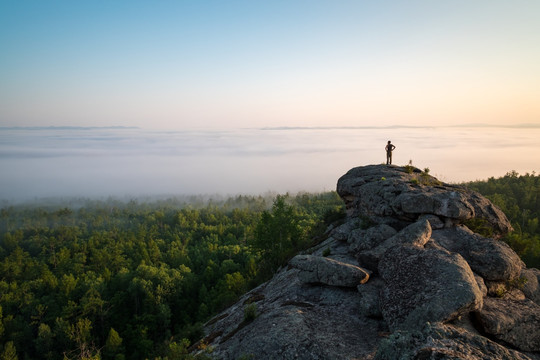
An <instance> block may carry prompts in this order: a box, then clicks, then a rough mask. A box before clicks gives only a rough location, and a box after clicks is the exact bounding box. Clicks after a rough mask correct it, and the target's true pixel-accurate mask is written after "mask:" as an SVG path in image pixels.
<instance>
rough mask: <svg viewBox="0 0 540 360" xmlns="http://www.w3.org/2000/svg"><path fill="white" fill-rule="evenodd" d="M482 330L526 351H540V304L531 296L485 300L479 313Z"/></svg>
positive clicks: (489, 298)
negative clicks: (531, 298) (519, 298)
mask: <svg viewBox="0 0 540 360" xmlns="http://www.w3.org/2000/svg"><path fill="white" fill-rule="evenodd" d="M477 315H478V316H477V317H478V320H479V322H480V324H481V325H482V328H483V330H484V331H485V332H486V333H488V334H491V335H493V336H494V337H495V338H497V339H499V340H502V341H505V342H507V343H509V344H512V345H513V346H515V347H516V348H518V349H520V350H524V351H540V306H539V305H537V304H535V303H534V302H533V301H531V300H529V299H521V300H514V299H512V298H504V299H498V298H492V297H487V298H486V299H484V307H483V308H482V309H481V310H479V311H478V312H477Z"/></svg>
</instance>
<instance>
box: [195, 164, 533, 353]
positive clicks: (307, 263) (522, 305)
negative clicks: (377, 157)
mask: <svg viewBox="0 0 540 360" xmlns="http://www.w3.org/2000/svg"><path fill="white" fill-rule="evenodd" d="M337 191H338V193H339V194H340V196H341V197H342V198H343V200H344V202H345V205H346V209H347V217H346V219H345V220H344V221H343V222H342V223H341V224H333V225H331V226H330V227H329V228H328V230H327V232H326V235H325V240H324V241H323V242H321V243H320V244H319V245H317V246H315V247H314V248H312V249H310V250H308V251H307V252H305V253H303V254H299V255H297V256H295V257H294V258H293V259H292V260H291V261H290V263H289V266H288V267H285V268H282V269H280V270H279V271H278V272H277V273H276V274H275V276H274V277H273V278H272V279H271V280H270V281H268V282H266V283H264V284H262V285H260V286H259V287H257V288H255V289H253V290H252V291H250V292H249V293H247V294H245V295H244V296H243V297H242V298H241V299H240V300H239V301H238V302H237V303H236V304H234V305H233V306H231V307H230V308H228V309H226V310H224V311H223V312H222V313H221V314H219V315H217V316H216V317H215V318H214V319H212V320H210V321H209V322H208V323H207V324H206V325H205V327H204V330H205V335H206V337H205V338H204V339H203V342H204V343H205V344H206V345H207V346H208V348H210V349H212V352H211V354H210V355H211V356H212V357H214V358H215V359H239V358H252V359H392V360H393V359H520V360H525V359H538V360H540V305H539V301H540V288H539V285H538V284H539V280H540V271H539V270H537V269H527V268H525V265H524V263H523V262H522V261H521V260H520V259H519V257H518V256H517V255H516V254H515V252H514V251H513V250H512V249H511V248H510V247H508V246H507V245H506V244H505V243H503V242H502V241H500V240H498V238H499V237H500V236H503V235H504V234H506V233H507V232H509V231H511V229H512V228H511V226H510V223H509V221H508V219H507V218H506V216H505V215H504V214H503V213H502V212H501V211H500V210H499V209H498V208H497V207H496V206H495V205H493V204H492V203H491V202H490V201H489V200H488V199H486V198H484V197H483V196H481V195H480V194H478V193H475V192H473V191H470V190H467V189H464V188H461V187H459V186H456V185H448V184H443V183H441V182H440V181H438V180H437V179H435V178H433V177H431V176H430V175H428V174H425V173H423V172H422V171H420V170H418V169H414V168H408V167H405V168H404V167H398V166H385V165H370V166H363V167H357V168H353V169H351V170H350V171H348V172H347V173H346V174H345V175H343V176H342V177H341V178H340V179H339V180H338V184H337ZM475 218H476V219H482V221H483V222H484V223H487V224H489V226H491V228H492V230H493V233H494V238H485V237H482V236H480V235H479V234H476V233H474V231H473V230H471V229H469V228H467V226H466V223H467V221H468V220H470V219H475ZM323 251H324V253H325V255H327V256H323ZM328 253H329V254H330V255H328ZM522 279H527V281H521V280H522ZM519 284H521V285H519ZM247 306H252V307H253V306H254V307H256V311H257V317H256V318H255V319H254V320H253V321H251V322H246V321H245V320H244V309H245V308H246V307H247ZM194 349H196V346H194ZM194 351H197V350H194Z"/></svg>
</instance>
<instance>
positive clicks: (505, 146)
mask: <svg viewBox="0 0 540 360" xmlns="http://www.w3.org/2000/svg"><path fill="white" fill-rule="evenodd" d="M538 139H540V127H537V126H536V127H535V126H529V127H513V128H512V127H506V128H502V127H481V126H476V127H475V126H469V127H399V126H398V127H358V128H265V129H234V130H219V131H218V130H211V131H206V130H205V131H193V130H190V131H155V130H145V129H139V128H58V127H57V128H0V199H2V200H9V201H21V200H33V199H36V198H43V197H109V196H113V197H139V196H154V195H186V194H222V195H235V194H262V193H267V192H278V193H284V192H287V191H288V192H293V193H294V192H298V191H310V192H318V191H327V190H334V189H335V186H336V182H337V179H338V178H339V177H340V176H341V175H343V174H344V173H345V172H347V171H348V170H349V169H351V168H352V167H355V166H360V165H368V164H381V163H383V162H384V161H385V159H386V158H385V151H384V146H385V145H386V142H387V141H388V140H392V143H393V144H394V145H395V146H396V150H395V151H394V164H397V165H406V164H408V163H409V161H412V164H413V165H415V166H417V167H419V168H421V169H424V168H426V167H427V168H429V169H430V173H431V174H432V175H434V176H436V177H438V178H439V179H440V180H442V181H445V182H462V181H469V180H478V179H487V178H488V177H491V176H494V177H499V176H503V175H505V174H506V173H507V172H508V171H511V170H515V171H517V172H519V173H521V174H524V173H526V172H533V171H538V170H539V167H540V166H539V165H540V161H539V160H538V159H539V155H540V141H539V140H538Z"/></svg>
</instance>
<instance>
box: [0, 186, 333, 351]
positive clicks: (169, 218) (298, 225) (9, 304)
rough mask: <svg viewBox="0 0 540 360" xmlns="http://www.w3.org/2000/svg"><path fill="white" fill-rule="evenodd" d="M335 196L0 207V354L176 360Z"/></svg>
mask: <svg viewBox="0 0 540 360" xmlns="http://www.w3.org/2000/svg"><path fill="white" fill-rule="evenodd" d="M342 214H343V203H342V201H341V199H339V197H338V195H337V194H336V193H335V192H328V193H322V194H298V195H295V196H288V195H278V196H277V197H275V198H269V197H261V196H258V197H255V196H237V197H233V198H229V199H223V200H218V201H214V200H201V199H197V198H193V199H191V201H189V204H185V203H183V202H179V201H176V200H174V199H170V200H162V201H154V202H143V203H139V202H137V201H129V202H121V201H114V200H108V201H86V202H83V204H82V205H81V204H75V205H74V206H70V207H59V206H50V205H45V204H43V205H32V206H23V205H17V206H15V205H13V206H4V207H3V208H2V209H1V210H0V359H17V358H18V359H62V358H64V359H145V358H148V359H183V358H190V356H189V355H186V350H187V348H188V346H189V344H190V343H193V342H194V341H196V340H197V339H199V338H200V337H201V335H202V333H201V331H202V330H201V325H202V323H203V322H204V321H206V320H208V319H209V317H210V316H212V315H213V314H215V313H217V312H218V311H219V310H221V309H223V308H225V307H226V306H228V305H231V304H232V303H233V302H234V301H235V300H236V299H237V298H238V297H239V296H240V295H241V294H243V293H245V292H246V291H247V290H249V289H250V288H252V287H254V286H256V285H257V284H260V283H261V282H263V281H264V280H266V279H267V278H268V277H269V276H271V274H272V273H273V272H274V271H275V270H276V269H277V268H278V267H279V266H280V265H282V264H284V263H285V262H286V261H287V259H288V258H289V257H290V256H292V255H293V254H295V253H296V252H298V251H300V250H301V249H304V248H307V247H309V246H311V245H313V241H316V240H314V239H316V238H317V235H318V234H321V233H322V232H323V231H324V229H325V228H326V225H325V222H328V221H331V219H332V218H333V217H334V218H335V217H336V216H338V217H339V216H340V215H342Z"/></svg>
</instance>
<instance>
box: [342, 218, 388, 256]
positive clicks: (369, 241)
mask: <svg viewBox="0 0 540 360" xmlns="http://www.w3.org/2000/svg"><path fill="white" fill-rule="evenodd" d="M395 234H396V230H395V229H394V228H393V227H391V226H388V225H386V224H381V225H376V226H372V227H370V228H369V229H354V230H352V231H351V232H350V235H349V237H348V239H347V241H348V242H349V243H350V250H351V252H352V253H356V252H358V251H363V250H370V249H372V248H374V247H376V246H377V245H379V244H381V243H383V242H384V241H385V240H387V239H389V238H391V237H392V236H394V235H395Z"/></svg>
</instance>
